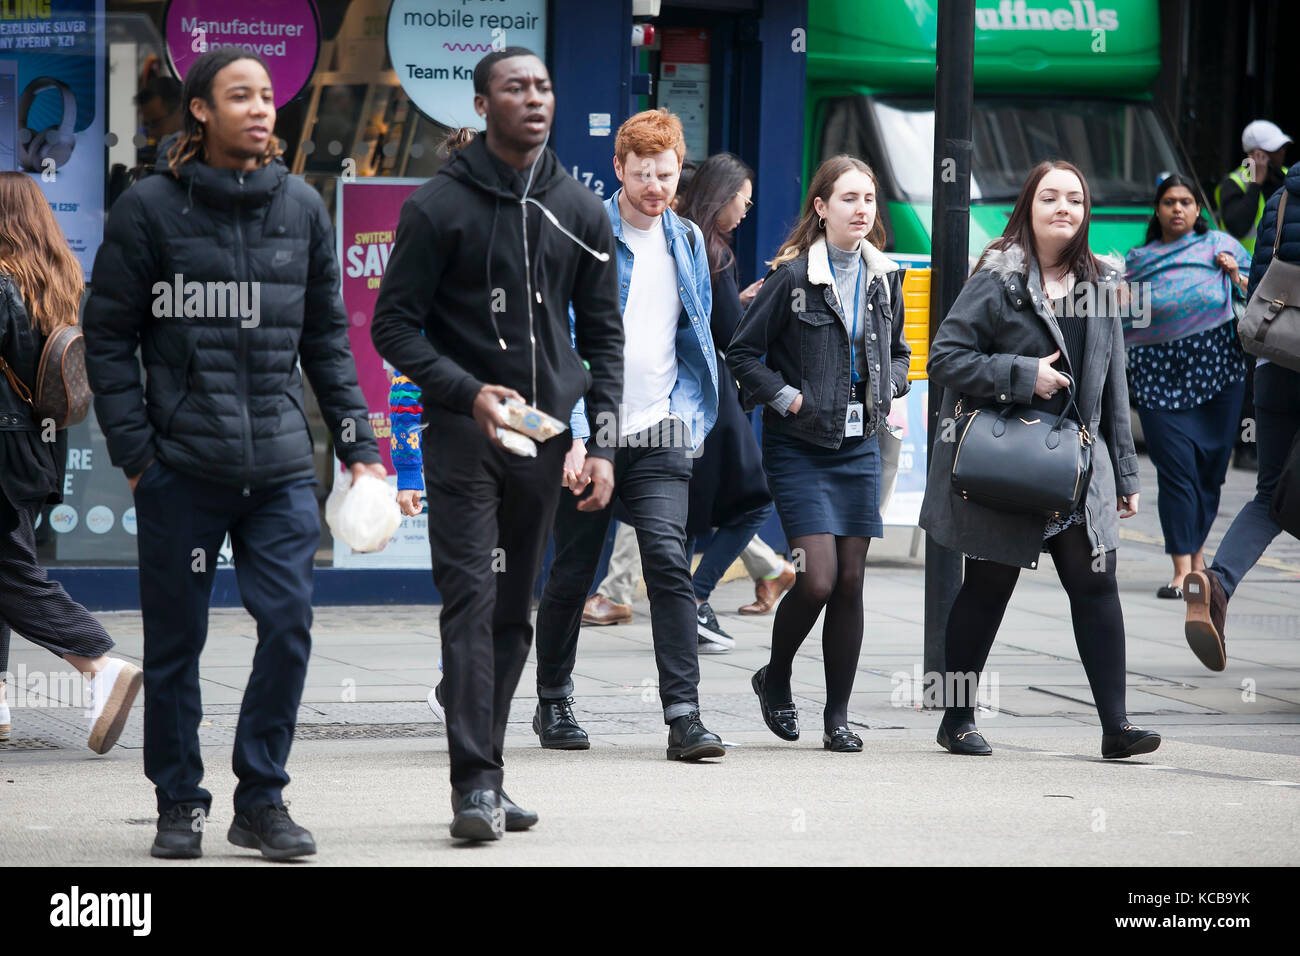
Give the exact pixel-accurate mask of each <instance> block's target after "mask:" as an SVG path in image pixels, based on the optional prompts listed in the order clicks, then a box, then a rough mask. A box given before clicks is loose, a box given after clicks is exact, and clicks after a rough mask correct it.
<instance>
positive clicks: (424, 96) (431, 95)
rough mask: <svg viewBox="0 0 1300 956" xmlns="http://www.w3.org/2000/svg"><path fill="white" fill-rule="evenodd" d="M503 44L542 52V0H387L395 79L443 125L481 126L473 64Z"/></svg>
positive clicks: (425, 111)
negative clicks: (489, 0) (470, 0)
mask: <svg viewBox="0 0 1300 956" xmlns="http://www.w3.org/2000/svg"><path fill="white" fill-rule="evenodd" d="M508 46H523V47H527V48H528V49H530V50H534V51H536V52H537V54H538V55H539V56H543V55H544V52H543V51H545V49H546V0H494V2H492V3H482V2H478V3H465V2H464V0H442V2H439V0H393V4H392V6H391V7H389V9H388V56H389V59H390V60H392V63H393V70H394V71H395V72H396V73H397V79H398V82H399V83H401V84H402V89H403V90H405V91H406V95H407V96H409V97H410V98H411V102H412V103H414V104H415V105H416V108H418V109H419V110H420V112H421V113H423V114H424V115H425V116H427V117H429V118H430V119H432V120H434V121H435V122H438V123H442V124H443V125H444V126H472V127H474V128H475V129H484V120H483V117H481V116H479V115H478V114H477V113H475V112H474V64H476V63H477V62H478V61H479V60H481V59H482V58H483V56H484V55H485V54H487V53H491V52H492V51H493V50H502V49H505V48H506V47H508Z"/></svg>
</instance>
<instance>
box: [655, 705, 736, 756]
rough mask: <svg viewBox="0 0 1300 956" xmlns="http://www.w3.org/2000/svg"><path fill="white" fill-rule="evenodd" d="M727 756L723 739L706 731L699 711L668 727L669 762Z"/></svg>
mask: <svg viewBox="0 0 1300 956" xmlns="http://www.w3.org/2000/svg"><path fill="white" fill-rule="evenodd" d="M726 755H727V748H726V747H724V746H722V738H721V737H719V736H718V735H717V734H714V733H710V732H709V731H708V730H706V729H705V727H704V724H703V723H702V722H701V721H700V712H699V711H698V710H693V711H691V712H690V713H689V714H685V715H683V716H681V717H678V718H676V719H675V720H674V721H673V722H672V723H671V724H669V725H668V759H669V760H702V759H704V758H705V757H725V756H726Z"/></svg>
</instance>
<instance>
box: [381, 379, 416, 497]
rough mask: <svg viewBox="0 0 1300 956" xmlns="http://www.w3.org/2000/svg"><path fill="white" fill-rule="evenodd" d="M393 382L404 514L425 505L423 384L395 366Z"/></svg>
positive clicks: (394, 444) (394, 441)
mask: <svg viewBox="0 0 1300 956" xmlns="http://www.w3.org/2000/svg"><path fill="white" fill-rule="evenodd" d="M393 374H394V376H395V377H394V378H393V384H392V385H391V386H390V387H389V389H388V421H389V424H390V425H391V426H392V438H391V439H389V441H390V442H391V445H390V448H391V451H392V455H393V467H394V468H395V469H396V470H397V503H398V505H399V506H400V507H401V509H402V514H404V515H410V516H415V515H418V514H419V513H420V512H421V511H422V510H423V509H422V506H421V503H420V498H421V496H422V495H423V494H424V459H423V456H422V455H421V453H420V432H421V431H422V430H423V429H424V425H423V424H421V422H420V416H421V414H422V413H423V411H424V407H423V406H422V405H421V404H420V387H419V386H418V385H416V384H415V383H414V382H412V381H411V380H410V379H409V378H407V377H406V376H405V375H401V374H399V373H397V371H396V370H394V373H393Z"/></svg>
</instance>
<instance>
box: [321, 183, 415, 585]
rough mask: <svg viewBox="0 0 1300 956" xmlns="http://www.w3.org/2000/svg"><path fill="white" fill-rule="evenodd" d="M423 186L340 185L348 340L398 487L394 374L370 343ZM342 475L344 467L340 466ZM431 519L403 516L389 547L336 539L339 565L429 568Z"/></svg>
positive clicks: (373, 425)
mask: <svg viewBox="0 0 1300 956" xmlns="http://www.w3.org/2000/svg"><path fill="white" fill-rule="evenodd" d="M423 184H424V180H422V179H379V178H370V179H357V180H354V181H352V182H344V181H342V180H340V181H339V184H338V199H337V207H336V208H337V210H338V257H339V265H340V267H341V269H342V285H343V305H344V307H345V308H346V309H347V312H348V340H349V343H350V344H351V346H352V355H353V358H355V359H356V363H357V378H358V380H359V381H360V383H361V391H362V393H363V394H364V395H365V398H366V408H367V410H368V411H369V415H370V427H371V428H373V429H374V430H375V437H376V438H377V439H379V454H380V457H381V459H382V461H383V464H384V467H385V468H386V469H387V470H388V476H389V477H388V480H389V482H390V483H391V484H392V485H394V486H396V485H397V472H396V471H395V470H394V469H393V462H392V456H391V453H390V450H389V449H390V439H391V437H392V428H391V427H390V425H389V422H388V390H389V388H390V386H391V384H392V381H393V377H394V373H393V370H392V368H391V367H390V366H389V365H388V364H387V363H386V362H385V361H384V360H383V359H382V358H380V356H379V353H378V352H376V351H375V346H374V344H373V343H372V342H371V341H370V320H371V317H372V316H373V315H374V313H375V300H376V299H377V298H378V297H379V285H380V283H381V282H382V281H383V278H384V267H385V266H386V265H387V264H388V254H389V253H390V252H392V250H393V241H394V239H395V238H396V236H397V217H398V215H399V214H400V213H401V211H402V203H403V202H405V201H406V197H407V196H409V195H411V193H413V192H415V190H416V189H417V188H419V187H420V186H422V185H423ZM335 466H336V468H337V469H338V470H339V471H340V472H341V471H342V467H343V466H342V465H341V464H339V463H338V462H337V461H336V462H335ZM426 517H427V516H426V515H418V516H416V517H414V518H408V517H406V516H403V517H402V523H401V525H400V526H399V527H398V529H397V532H396V533H395V534H394V536H393V540H392V541H390V542H389V545H388V547H387V548H385V549H384V550H382V551H375V552H371V553H367V554H358V553H354V552H353V551H352V549H351V548H349V547H348V546H347V545H346V544H344V543H343V542H342V541H340V540H339V539H338V538H335V539H334V566H335V567H340V568H427V567H429V561H430V559H429V541H428V536H427V534H426V531H425V529H426V524H425V522H426Z"/></svg>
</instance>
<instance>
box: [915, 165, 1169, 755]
mask: <svg viewBox="0 0 1300 956" xmlns="http://www.w3.org/2000/svg"><path fill="white" fill-rule="evenodd" d="M1090 209H1091V201H1090V199H1089V194H1088V184H1087V181H1086V180H1085V179H1084V178H1083V174H1082V173H1081V172H1079V170H1078V169H1077V168H1076V167H1074V166H1073V165H1071V164H1070V163H1066V162H1059V161H1057V162H1044V163H1039V164H1038V165H1037V166H1035V167H1034V169H1033V170H1031V171H1030V174H1029V178H1028V179H1027V180H1026V181H1025V185H1024V187H1023V188H1022V189H1021V190H1020V195H1019V197H1018V198H1017V199H1016V204H1015V207H1014V208H1013V209H1012V211H1011V218H1010V219H1009V220H1008V221H1007V227H1006V229H1005V230H1004V231H1003V233H1002V235H1001V236H1000V237H999V238H997V239H994V240H993V241H992V242H991V243H989V245H988V248H987V249H986V250H985V252H984V255H983V256H982V257H981V258H980V261H979V264H978V265H977V266H976V268H975V272H974V273H973V274H972V275H971V277H970V278H969V279H968V280H967V281H966V285H965V287H964V288H963V289H962V291H961V294H960V295H959V296H958V297H957V301H956V302H954V303H953V306H952V308H951V309H950V310H949V311H948V315H947V316H946V317H945V318H944V320H943V322H942V324H940V326H939V331H938V333H937V334H936V335H935V337H934V342H933V343H932V344H931V346H930V359H929V363H928V369H929V376H930V381H931V382H932V383H933V384H934V386H935V387H942V388H943V389H944V390H945V391H944V396H943V408H942V411H941V413H940V415H939V421H940V422H944V423H953V424H954V425H955V423H956V421H957V420H958V418H959V416H960V414H961V412H960V411H959V408H958V406H959V405H960V406H961V408H964V409H966V410H968V411H969V410H970V409H975V408H988V409H991V410H992V412H993V413H994V414H996V413H997V412H999V411H1001V410H1002V409H1004V408H1006V407H1007V406H1008V405H1010V406H1016V405H1027V406H1030V407H1031V408H1032V409H1033V410H1034V411H1038V412H1042V413H1043V415H1042V417H1047V416H1058V415H1060V414H1061V413H1063V412H1065V413H1067V414H1073V415H1077V416H1078V419H1079V424H1080V425H1081V426H1082V428H1083V431H1081V432H1080V433H1079V434H1080V435H1081V440H1083V439H1084V437H1085V436H1086V437H1090V439H1091V443H1092V475H1091V480H1090V481H1089V483H1088V488H1087V492H1086V497H1085V499H1084V502H1083V504H1081V505H1080V506H1079V507H1078V508H1077V509H1076V510H1074V511H1073V512H1072V513H1070V514H1068V515H1067V514H1061V515H1056V516H1048V515H1044V514H1038V513H1031V512H1016V511H1004V510H998V509H995V508H991V507H986V506H985V505H983V504H979V503H977V502H975V501H972V500H967V499H966V498H965V497H963V496H962V495H961V494H959V493H958V492H957V491H956V490H954V488H953V484H952V480H951V478H952V469H953V460H954V458H955V456H956V451H955V449H956V448H957V447H958V441H959V436H958V435H957V434H956V428H955V427H952V428H949V429H948V430H947V431H946V433H944V434H941V435H940V436H939V437H938V439H937V440H936V441H935V442H934V453H933V456H932V458H931V461H930V473H929V478H928V480H927V482H926V488H925V501H924V503H923V505H922V507H921V527H922V528H924V529H925V530H926V532H927V533H928V534H930V536H931V537H932V538H933V539H934V540H935V541H937V542H938V543H939V544H941V545H943V546H944V547H947V548H951V549H952V550H954V551H958V552H961V553H963V554H965V556H966V563H965V572H966V573H965V578H964V580H963V582H962V586H961V590H960V591H959V592H958V593H957V597H956V600H955V601H954V602H953V605H952V610H951V611H950V613H949V615H948V624H947V633H946V640H945V649H946V660H947V671H948V673H947V674H946V675H945V680H944V686H945V692H947V691H948V689H949V688H951V689H952V691H953V696H949V698H948V699H947V700H946V701H945V703H946V705H947V706H946V709H945V710H944V715H943V720H942V722H941V723H940V725H939V733H938V737H937V740H938V742H939V744H940V746H942V747H943V748H944V749H946V750H947V751H948V752H949V753H954V754H968V755H985V754H990V753H992V752H993V751H992V748H990V747H989V745H988V743H987V742H986V741H985V740H984V738H983V736H981V735H980V733H979V731H978V730H977V729H976V727H975V702H976V693H977V688H978V682H979V675H980V672H981V671H983V670H984V664H985V661H986V660H987V659H988V654H989V650H990V649H991V648H992V647H993V641H994V639H995V638H996V637H997V632H998V628H999V626H1000V625H1001V623H1002V616H1003V614H1004V613H1005V612H1006V607H1007V602H1008V601H1010V600H1011V592H1012V591H1013V590H1014V589H1015V586H1016V580H1017V579H1018V578H1019V577H1020V571H1021V569H1022V568H1037V567H1038V562H1039V560H1040V557H1041V554H1042V552H1044V551H1046V552H1049V553H1050V554H1051V556H1052V561H1053V563H1054V564H1055V566H1056V573H1057V576H1058V577H1059V578H1060V581H1061V584H1062V585H1063V586H1064V588H1065V591H1066V594H1068V595H1069V598H1070V615H1071V618H1072V620H1073V623H1074V639H1075V643H1076V644H1077V646H1078V649H1079V656H1080V657H1081V658H1082V659H1083V667H1084V670H1085V671H1086V672H1087V675H1088V683H1089V685H1090V686H1091V688H1092V694H1093V698H1094V700H1095V702H1096V706H1097V714H1098V716H1099V717H1100V719H1101V727H1102V742H1101V752H1102V756H1103V757H1131V756H1133V755H1135V754H1143V753H1150V752H1151V751H1153V750H1155V749H1156V747H1158V746H1159V745H1160V735H1159V734H1157V733H1155V732H1153V731H1149V730H1142V729H1140V728H1138V727H1134V726H1133V725H1132V724H1130V723H1129V722H1128V715H1127V712H1126V710H1125V702H1124V692H1125V681H1124V616H1123V612H1122V610H1121V609H1120V603H1119V589H1118V587H1117V585H1116V582H1115V563H1116V562H1115V557H1116V553H1115V552H1116V548H1117V547H1118V546H1119V521H1118V520H1117V518H1128V517H1131V516H1133V515H1135V514H1137V509H1138V462H1137V454H1136V452H1135V451H1134V450H1133V435H1132V432H1131V429H1130V426H1129V409H1128V386H1127V384H1126V383H1125V379H1124V336H1123V331H1122V328H1121V325H1120V317H1119V312H1120V311H1121V308H1120V304H1119V284H1118V279H1119V266H1118V263H1115V264H1114V265H1113V266H1112V265H1111V264H1110V263H1109V262H1107V261H1103V260H1101V259H1099V258H1098V257H1097V256H1094V255H1093V254H1092V252H1091V251H1090V250H1089V248H1088V219H1089V213H1090ZM1066 373H1068V375H1067V374H1066ZM1071 381H1073V383H1074V385H1073V387H1071ZM1071 391H1073V399H1074V401H1073V403H1071V401H1070V398H1071ZM1007 467H1008V468H1015V467H1020V463H1018V462H1014V461H1009V462H1007Z"/></svg>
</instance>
